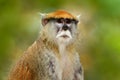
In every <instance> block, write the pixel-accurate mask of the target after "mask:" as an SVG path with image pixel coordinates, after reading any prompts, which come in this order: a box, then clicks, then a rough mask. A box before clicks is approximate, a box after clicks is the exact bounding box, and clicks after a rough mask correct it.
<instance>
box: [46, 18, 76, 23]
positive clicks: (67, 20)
mask: <svg viewBox="0 0 120 80" xmlns="http://www.w3.org/2000/svg"><path fill="white" fill-rule="evenodd" d="M47 20H48V21H52V20H56V21H57V22H58V23H62V21H66V23H68V24H69V23H71V22H74V23H75V24H77V23H78V20H76V19H69V18H49V19H47Z"/></svg>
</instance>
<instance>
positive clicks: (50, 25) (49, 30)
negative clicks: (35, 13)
mask: <svg viewBox="0 0 120 80" xmlns="http://www.w3.org/2000/svg"><path fill="white" fill-rule="evenodd" d="M41 15H42V20H41V23H42V26H43V33H44V34H46V35H44V36H46V37H47V38H48V39H50V40H51V41H54V42H55V43H56V44H58V45H59V44H66V45H68V44H70V43H73V42H74V41H75V39H76V36H77V24H78V22H79V21H78V17H76V16H73V15H72V14H70V13H68V12H66V11H61V10H60V11H56V12H52V13H48V14H41Z"/></svg>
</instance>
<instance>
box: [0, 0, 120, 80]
mask: <svg viewBox="0 0 120 80" xmlns="http://www.w3.org/2000/svg"><path fill="white" fill-rule="evenodd" d="M57 9H63V10H67V11H69V12H71V13H73V14H75V15H78V14H81V24H80V33H81V40H80V43H79V48H78V52H79V53H80V55H81V62H82V64H83V67H84V70H85V72H84V74H85V80H120V0H66V1H65V0H0V80H6V78H7V75H8V72H9V70H10V68H11V66H12V65H13V64H14V63H15V62H16V61H17V60H18V59H19V57H20V56H21V55H22V53H23V51H24V50H26V49H27V47H28V46H30V45H31V44H32V43H33V42H34V40H36V39H37V37H38V35H39V31H40V16H39V14H38V12H42V13H47V12H52V11H54V10H57Z"/></svg>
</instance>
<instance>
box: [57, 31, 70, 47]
mask: <svg viewBox="0 0 120 80" xmlns="http://www.w3.org/2000/svg"><path fill="white" fill-rule="evenodd" d="M64 35H66V36H68V37H66V38H65V37H62V36H64ZM56 39H57V41H58V43H59V44H66V45H67V44H68V43H69V42H70V40H71V39H72V36H71V33H70V31H69V30H67V31H60V32H58V34H57V36H56Z"/></svg>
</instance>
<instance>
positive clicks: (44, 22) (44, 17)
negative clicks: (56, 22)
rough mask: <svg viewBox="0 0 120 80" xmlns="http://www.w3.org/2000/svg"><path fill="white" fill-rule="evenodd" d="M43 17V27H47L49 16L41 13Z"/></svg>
mask: <svg viewBox="0 0 120 80" xmlns="http://www.w3.org/2000/svg"><path fill="white" fill-rule="evenodd" d="M39 14H40V16H41V24H42V26H45V25H46V24H47V23H48V19H46V16H47V14H45V13H39Z"/></svg>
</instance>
